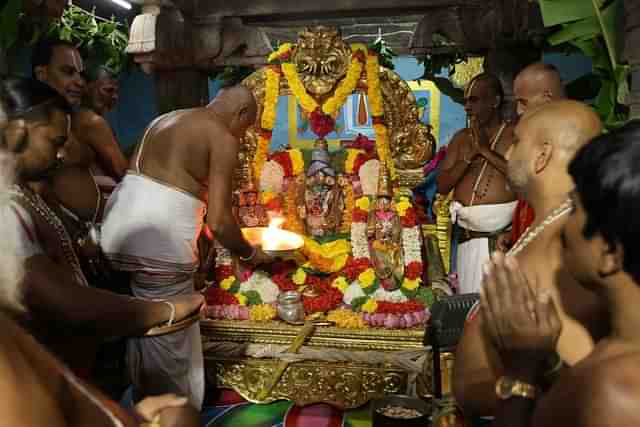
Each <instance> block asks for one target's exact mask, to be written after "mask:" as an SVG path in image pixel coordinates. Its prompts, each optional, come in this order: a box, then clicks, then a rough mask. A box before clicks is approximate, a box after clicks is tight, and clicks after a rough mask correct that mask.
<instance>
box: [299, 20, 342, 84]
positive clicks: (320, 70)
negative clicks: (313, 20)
mask: <svg viewBox="0 0 640 427" xmlns="http://www.w3.org/2000/svg"><path fill="white" fill-rule="evenodd" d="M350 61H351V49H349V46H347V44H346V43H344V41H342V39H341V38H340V36H339V34H338V31H336V30H331V29H328V28H324V27H316V28H314V29H312V30H306V31H304V32H302V33H301V34H300V38H299V40H298V46H297V48H296V50H295V52H294V55H293V62H294V64H296V67H297V70H298V75H299V76H300V79H301V80H302V83H303V84H304V86H305V88H306V89H307V91H308V92H309V93H310V94H311V95H314V96H324V95H326V94H328V93H330V92H331V91H332V90H333V89H334V88H335V86H336V84H337V83H338V81H340V79H342V77H344V75H345V74H346V73H347V68H348V67H349V63H350Z"/></svg>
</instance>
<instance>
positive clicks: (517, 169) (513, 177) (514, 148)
mask: <svg viewBox="0 0 640 427" xmlns="http://www.w3.org/2000/svg"><path fill="white" fill-rule="evenodd" d="M533 138H534V129H533V127H532V126H531V123H530V122H529V121H528V120H526V119H525V120H522V121H520V123H518V125H517V126H516V128H515V130H514V133H513V142H512V144H511V145H510V146H509V149H508V150H507V153H506V156H505V157H506V159H507V179H508V181H509V186H510V187H511V189H512V190H513V191H514V192H515V193H517V194H518V195H519V196H521V197H524V196H526V192H527V188H528V186H529V181H530V179H531V172H530V170H529V167H530V164H531V159H532V156H533V155H534V153H533V150H532V147H533V145H534V144H533Z"/></svg>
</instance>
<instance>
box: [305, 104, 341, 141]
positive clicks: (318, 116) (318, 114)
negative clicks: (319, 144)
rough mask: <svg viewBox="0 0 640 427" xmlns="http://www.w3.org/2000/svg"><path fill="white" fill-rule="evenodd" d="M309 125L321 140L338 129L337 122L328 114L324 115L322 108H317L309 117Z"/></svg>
mask: <svg viewBox="0 0 640 427" xmlns="http://www.w3.org/2000/svg"><path fill="white" fill-rule="evenodd" d="M309 124H310V125H311V130H312V131H313V133H315V134H316V135H318V136H319V137H320V138H324V137H325V136H327V135H328V134H329V133H331V132H332V131H333V130H334V129H335V127H336V121H335V120H334V119H333V117H331V116H330V115H328V114H325V113H323V112H322V111H321V110H320V108H316V109H315V110H313V111H312V112H311V114H310V115H309Z"/></svg>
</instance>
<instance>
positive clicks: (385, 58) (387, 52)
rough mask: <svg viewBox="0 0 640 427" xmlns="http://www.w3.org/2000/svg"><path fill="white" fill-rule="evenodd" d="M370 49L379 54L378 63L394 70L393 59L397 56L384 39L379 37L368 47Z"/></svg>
mask: <svg viewBox="0 0 640 427" xmlns="http://www.w3.org/2000/svg"><path fill="white" fill-rule="evenodd" d="M368 48H369V49H371V50H373V51H375V52H377V53H378V62H379V63H380V65H382V66H383V67H385V68H388V69H390V70H393V69H394V68H395V66H394V65H393V58H394V57H395V56H397V55H396V54H395V52H394V51H393V50H392V49H391V48H390V47H389V46H388V45H387V42H385V41H384V39H383V38H382V37H378V38H377V39H375V40H374V41H373V42H371V43H370V44H369V46H368Z"/></svg>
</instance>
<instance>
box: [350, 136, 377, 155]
mask: <svg viewBox="0 0 640 427" xmlns="http://www.w3.org/2000/svg"><path fill="white" fill-rule="evenodd" d="M352 147H353V148H360V149H362V150H365V151H373V150H374V149H375V148H376V142H375V141H373V140H371V139H369V138H368V137H367V136H366V135H363V134H361V133H359V134H358V136H356V139H354V140H353V144H352Z"/></svg>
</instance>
